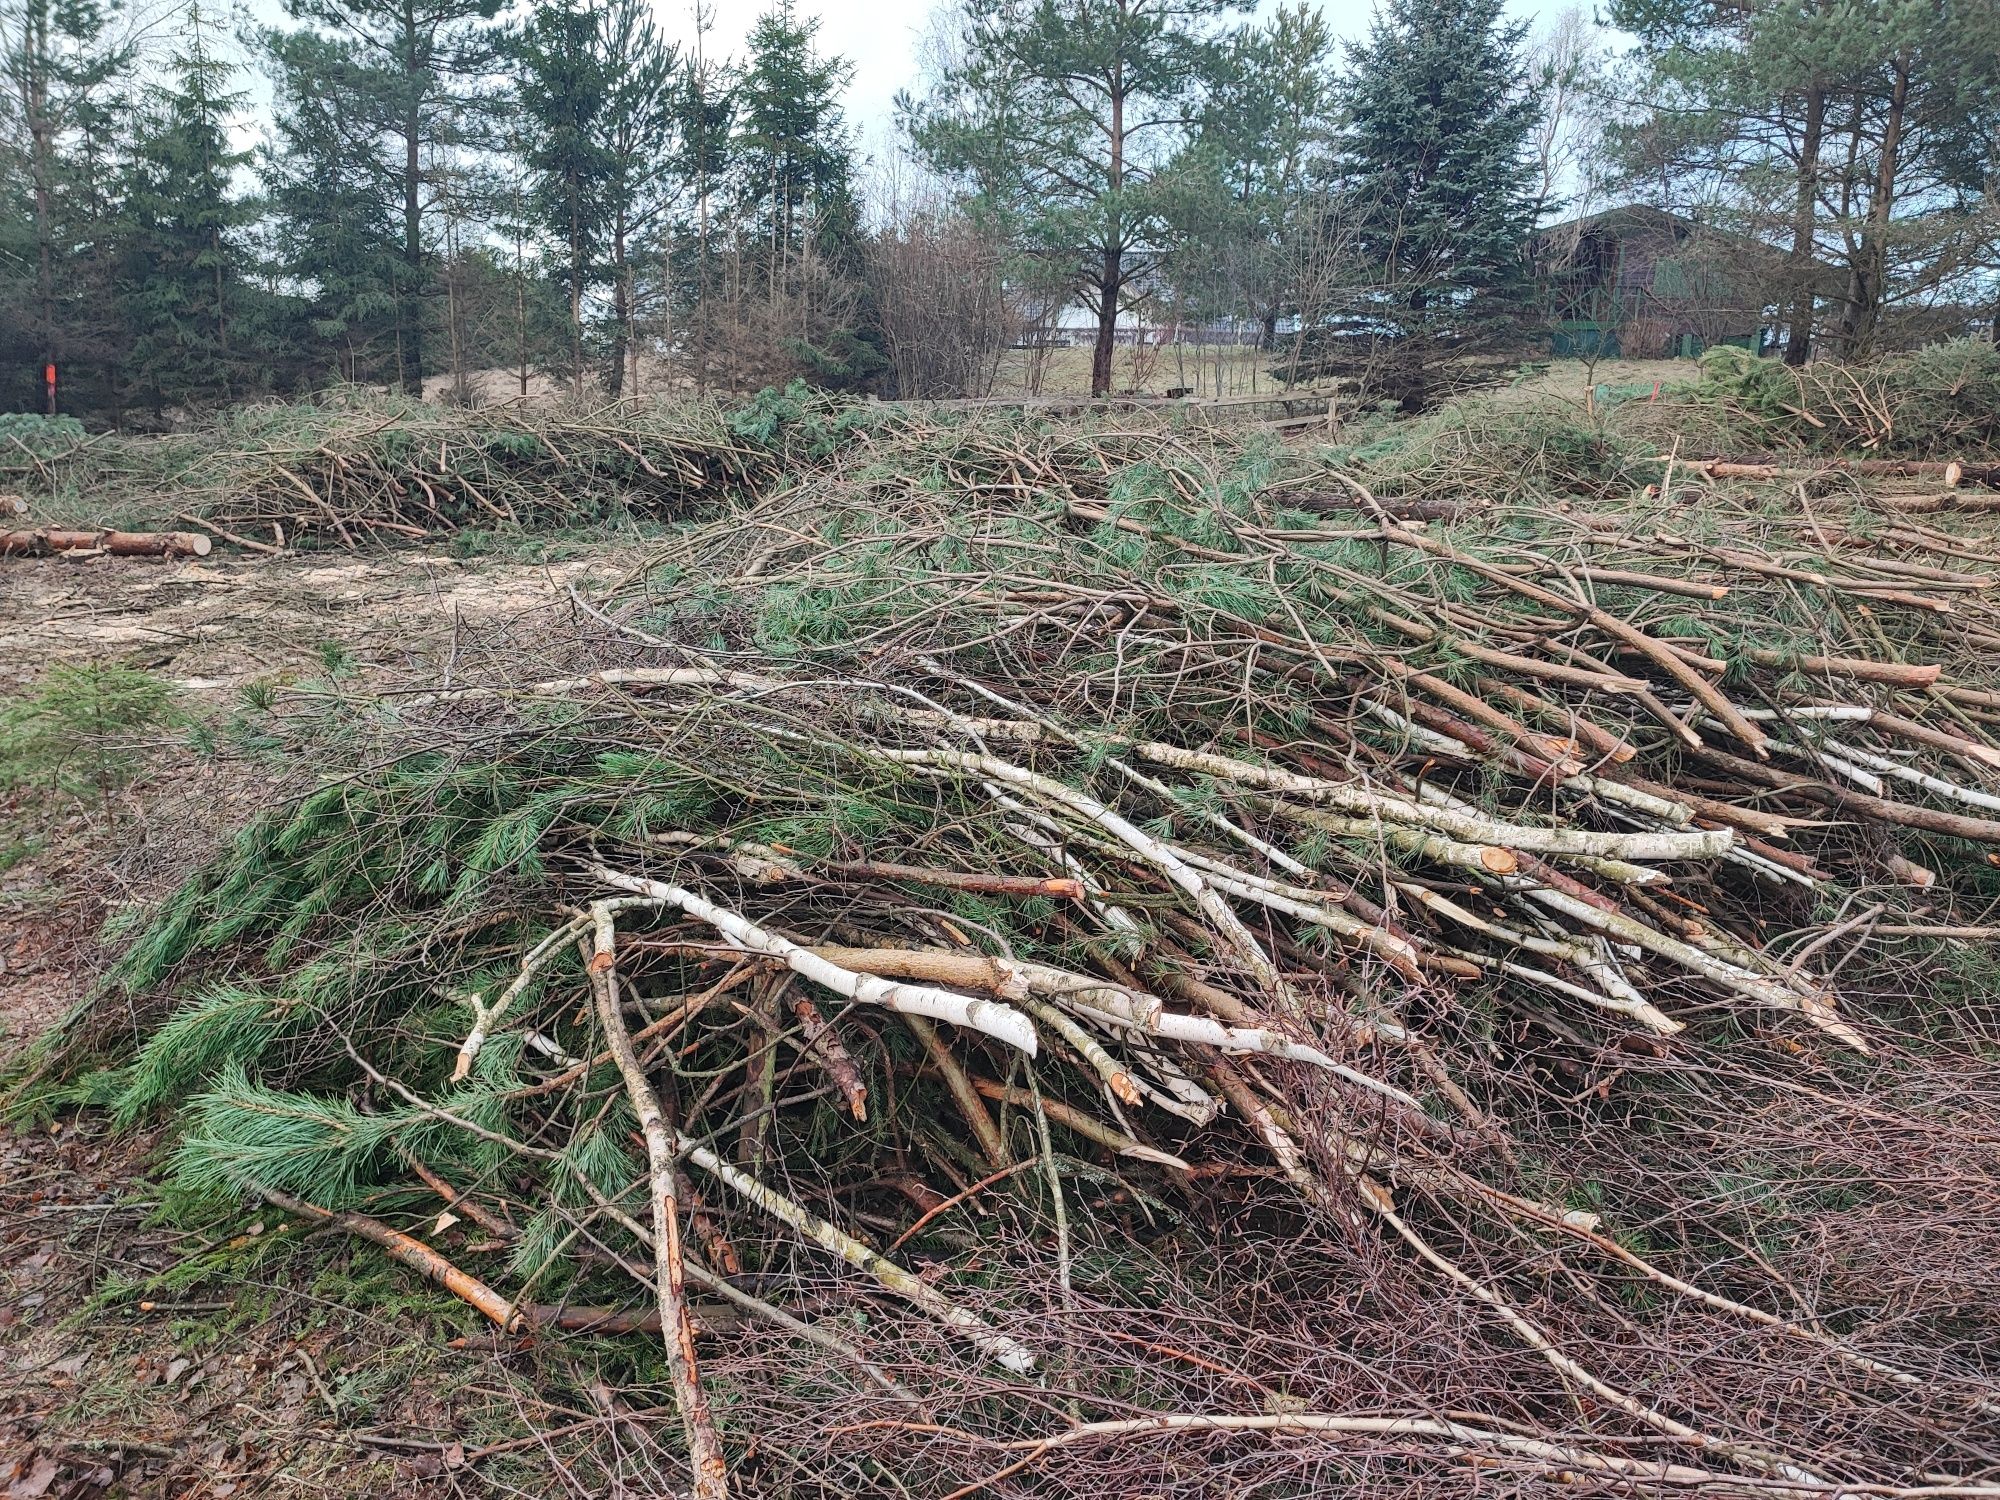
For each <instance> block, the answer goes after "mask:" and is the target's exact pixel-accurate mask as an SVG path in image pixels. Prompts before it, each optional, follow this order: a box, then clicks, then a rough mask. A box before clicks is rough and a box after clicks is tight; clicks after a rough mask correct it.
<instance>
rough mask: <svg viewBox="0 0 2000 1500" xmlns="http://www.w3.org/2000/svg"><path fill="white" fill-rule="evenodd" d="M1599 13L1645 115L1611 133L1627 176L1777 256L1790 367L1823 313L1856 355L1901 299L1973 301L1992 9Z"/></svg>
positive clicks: (1988, 129)
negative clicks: (1781, 255)
mask: <svg viewBox="0 0 2000 1500" xmlns="http://www.w3.org/2000/svg"><path fill="white" fill-rule="evenodd" d="M1609 19H1610V20H1611V21H1612V22H1613V24H1615V25H1617V26H1620V27H1622V28H1623V29H1625V30H1627V31H1630V32H1632V33H1633V34H1634V35H1635V36H1636V37H1637V38H1638V48H1637V60H1638V62H1639V64H1640V72H1639V74H1638V77H1637V78H1636V80H1635V87H1636V89H1637V91H1638V92H1639V93H1641V94H1642V95H1643V97H1645V98H1647V99H1648V100H1649V101H1651V103H1652V105H1653V108H1652V109H1651V110H1650V111H1648V112H1646V113H1644V114H1642V115H1641V116H1640V117H1639V119H1638V120H1636V121H1634V122H1631V123H1628V124H1627V125H1626V126H1625V127H1624V128H1623V129H1621V130H1619V131H1618V132H1616V134H1615V137H1614V143H1615V145H1616V146H1617V147H1618V150H1619V154H1620V156H1621V157H1622V160H1623V163H1624V165H1625V166H1626V168H1627V169H1628V171H1629V172H1630V173H1631V174H1632V176H1633V178H1634V179H1635V180H1638V181H1645V182H1652V183H1656V184H1660V185H1661V188H1662V190H1663V192H1664V194H1665V195H1667V196H1669V197H1670V198H1672V199H1674V200H1677V201H1674V202H1672V203H1671V204H1670V206H1674V207H1681V208H1685V207H1687V206H1688V204H1689V202H1690V201H1691V200H1692V201H1695V202H1702V203H1706V204H1711V205H1713V208H1714V209H1715V210H1716V211H1717V212H1718V215H1719V216H1720V217H1722V218H1724V219H1725V220H1726V222H1727V223H1728V225H1729V227H1731V228H1734V229H1737V230H1740V231H1742V232H1745V233H1748V234H1750V235H1753V236H1756V237H1758V238H1762V239H1769V240H1774V241H1776V242H1778V243H1780V244H1782V245H1784V247H1785V249H1786V251H1787V254H1788V257H1789V262H1790V274H1789V277H1788V281H1789V286H1788V287H1787V289H1786V293H1787V295H1786V308H1785V323H1786V325H1787V339H1786V348H1785V357H1786V359H1787V361H1788V362H1790V363H1794V364H1802V363H1804V362H1805V360H1806V359H1807V357H1808V355H1809V354H1810V352H1811V349H1812V347H1813V343H1814V336H1815V332H1816V321H1815V320H1816V307H1817V304H1819V303H1821V302H1825V303H1830V304H1831V313H1832V316H1831V318H1830V319H1829V320H1828V321H1829V322H1830V324H1831V327H1830V328H1829V329H1828V330H1827V331H1828V332H1830V333H1831V334H1832V335H1833V337H1834V340H1835V343H1836V345H1837V347H1838V350H1839V352H1840V353H1842V354H1844V355H1848V356H1854V355H1862V354H1866V353H1868V352H1869V350H1870V348H1871V346H1872V345H1873V344H1874V342H1875V341H1876V339H1877V337H1878V333H1879V330H1880V326H1881V323H1882V320H1883V318H1884V316H1885V314H1888V313H1889V312H1891V311H1893V310H1894V309H1895V308H1896V307H1897V306H1898V305H1908V304H1921V303H1922V302H1924V301H1950V300H1953V299H1957V298H1961V297H1963V298H1966V299H1968V300H1969V299H1970V298H1971V297H1972V296H1975V295H1977V294H1978V291H1979V286H1978V283H1979V280H1980V276H1981V273H1982V272H1985V273H1987V274H1989V275H1990V270H1991V267H1992V265H1993V264H1994V261H1995V259H1996V255H1995V245H1996V243H2000V211H1996V209H1995V206H1994V205H1995V201H1996V199H1995V193H1996V189H2000V154H1996V152H1995V149H1994V145H1993V143H1994V142H1995V141H1996V140H2000V7H1995V6H1994V5H1992V4H1990V3H1980V4H1971V5H1967V4H1959V3H1956V0H1860V3H1853V4H1844V3H1837V0H1803V3H1797V0H1787V3H1779V0H1751V3H1747V4H1744V5H1741V6H1737V7H1733V8H1731V9H1729V10H1728V11H1726V12H1724V11H1718V10H1716V9H1715V8H1714V7H1713V6H1711V5H1708V4H1705V3H1696V0H1614V3H1613V4H1612V6H1611V7H1610V14H1609ZM1829 269H1832V271H1833V274H1832V275H1829V274H1828V270H1829Z"/></svg>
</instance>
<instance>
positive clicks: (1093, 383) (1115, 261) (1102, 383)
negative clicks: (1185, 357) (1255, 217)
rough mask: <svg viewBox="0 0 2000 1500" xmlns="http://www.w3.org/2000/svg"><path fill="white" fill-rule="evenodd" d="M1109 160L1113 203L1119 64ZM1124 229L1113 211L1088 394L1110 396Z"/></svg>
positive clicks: (1121, 134)
mask: <svg viewBox="0 0 2000 1500" xmlns="http://www.w3.org/2000/svg"><path fill="white" fill-rule="evenodd" d="M1109 82H1110V95H1111V129H1110V131H1109V144H1110V148H1111V160H1110V163H1109V166H1108V168H1107V170H1106V173H1105V185H1106V186H1107V187H1108V188H1109V189H1110V190H1111V199H1112V201H1113V202H1114V203H1115V202H1116V201H1117V195H1118V193H1119V192H1120V190H1121V189H1123V187H1124V186H1125V70H1124V65H1123V62H1122V61H1119V62H1114V63H1113V64H1112V65H1111V76H1110V79H1109ZM1124 252H1125V230H1124V226H1123V224H1122V223H1120V222H1119V218H1118V214H1117V212H1116V210H1115V209H1114V210H1113V212H1112V215H1111V219H1110V222H1109V223H1107V224H1106V225H1105V235H1104V260H1103V263H1102V264H1101V265H1100V266H1099V268H1098V273H1097V347H1096V348H1095V349H1093V350H1092V351H1091V355H1090V394H1091V395H1092V396H1108V395H1110V394H1111V359H1112V353H1113V351H1114V350H1116V349H1117V347H1118V293H1119V291H1120V289H1121V288H1122V287H1123V285H1124V282H1125V266H1124V258H1125V256H1124Z"/></svg>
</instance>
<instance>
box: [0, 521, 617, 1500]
mask: <svg viewBox="0 0 2000 1500" xmlns="http://www.w3.org/2000/svg"><path fill="white" fill-rule="evenodd" d="M630 560H631V547H630V544H627V545H626V546H625V547H623V548H620V547H617V546H614V545H609V544H599V545H598V546H596V547H595V548H590V549H579V550H578V553H577V555H574V556H569V557H565V558H563V559H561V560H558V561H530V560H527V559H525V558H523V557H518V556H489V557H479V558H471V559H468V558H464V557H461V556H454V555H452V553H451V552H450V551H448V550H447V549H444V548H441V547H440V548H426V549H421V550H410V551H399V552H393V553H391V552H376V553H372V554H369V555H365V556H354V555H349V554H345V553H342V554H324V553H322V554H316V555H314V554H308V555H304V556H297V557H288V558H278V559H257V558H248V557H244V556H242V555H239V554H228V555H225V554H223V553H217V554H215V555H213V556H211V557H208V558H205V559H201V560H186V561H156V560H151V559H145V560H124V559H112V558H95V559H91V560H88V561H84V562H72V561H66V560H64V559H61V558H48V559H28V560H14V561H10V562H9V563H8V564H7V565H6V566H7V573H6V580H5V588H4V589H0V700H5V699H8V698H10V697H12V696H13V695H16V694H18V693H21V692H23V691H24V690H26V688H27V687H28V685H29V684H30V683H33V682H35V681H36V680H37V679H39V678H40V677H41V676H42V675H43V673H44V672H45V671H46V670H47V669H48V668H50V667H51V666H56V665H61V664H76V663H83V662H95V661H107V660H116V661H119V662H122V663H125V664H127V665H131V666H139V667H143V668H145V669H146V670H148V671H150V672H152V673H154V674H155V675H157V676H158V677H160V678H162V679H164V680H167V681H169V682H172V683H173V684H174V685H175V686H176V687H177V688H178V689H179V691H180V699H181V701H182V702H183V703H185V704H186V705H187V706H188V707H189V708H190V709H192V710H194V711H195V713H196V715H197V716H219V715H221V714H222V713H224V712H226V710H227V708H228V706H229V704H230V703H231V701H232V700H233V699H234V698H235V696H236V695H237V694H238V693H240V692H241V691H242V690H243V689H245V688H246V687H247V686H249V685H251V684H253V683H282V682H286V681H291V680H295V679H298V678H302V677H306V676H311V675H321V676H324V675H326V674H328V673H329V672H330V671H331V672H337V673H340V674H352V675H353V676H355V677H357V678H359V679H360V680H363V681H366V680H367V679H368V678H369V677H370V676H371V675H373V674H377V673H387V672H401V671H403V670H406V669H407V667H408V665H409V664H410V663H411V662H412V661H413V660H425V661H436V660H443V659H447V658H448V657H449V654H450V651H451V646H452V641H453V639H454V634H455V632H456V631H457V630H459V629H472V628H475V627H477V628H490V627H492V626H493V625H494V624H495V623H496V622H502V621H505V620H506V619H508V618H511V617H514V616H519V615H534V616H540V615H543V614H545V613H546V612H547V611H548V610H550V609H551V608H556V607H559V605H560V603H561V601H563V600H564V599H565V598H566V597H567V590H568V588H569V586H570V585H571V584H578V585H588V584H590V583H592V582H596V581H598V580H600V579H603V578H605V577H607V576H615V575H616V574H617V573H618V572H620V571H622V570H623V568H624V567H625V566H627V565H629V562H630ZM156 760H157V768H156V771H155V773H154V774H151V775H146V776H142V777H141V778H139V779H138V780H137V781H135V782H134V783H133V784H132V785H131V786H130V787H129V788H128V789H126V790H125V791H124V792H122V793H121V794H119V795H118V797H117V799H116V802H115V804H114V806H113V808H112V809H111V812H110V816H109V819H108V823H107V817H106V815H105V813H104V811H103V810H102V809H98V808H83V807H78V808H77V809H76V810H75V812H74V814H73V815H72V816H70V817H67V818H60V819H57V820H55V821H54V822H53V823H52V824H49V823H43V824H40V825H38V827H37V831H36V833H37V836H36V837H35V839H34V840H32V841H31V842H30V841H25V840H24V841H22V842H16V841H15V838H14V834H13V831H12V830H13V828H14V826H15V825H14V814H15V812H16V811H18V809H17V808H13V807H7V806H4V805H0V853H5V852H6V851H8V850H9V849H11V850H12V854H11V868H7V869H5V871H4V873H0V1064H4V1062H5V1061H6V1060H7V1059H8V1058H10V1057H13V1056H17V1055H18V1052H19V1049H21V1048H23V1047H26V1046H27V1045H28V1044H29V1043H30V1042H31V1040H32V1039H33V1037H34V1036H35V1035H36V1034H37V1033H38V1032H39V1031H41V1030H42V1029H43V1028H44V1027H45V1026H47V1025H48V1024H49V1023H50V1022H51V1021H53V1020H54V1019H55V1018H56V1017H57V1016H59V1015H60V1014H62V1013H63V1012H64V1011H65V1010H67V1009H68V1008H69V1007H70V1006H72V1005H74V1004H75V1003H77V1002H78V1001H80V1000H81V999H82V998H83V997H84V996H85V995H86V994H87V993H88V992H89V990H90V988H91V986H92V984H93V982H94V980H95V978H96V976H97V975H98V974H99V973H101V972H102V969H103V967H104V964H105V962H106V959H107V957H108V950H107V948H106V946H105V945H104V944H103V943H101V942H100V938H99V933H100V929H101V928H102V927H103V925H104V923H105V920H106V919H107V917H110V916H112V915H114V914H115V913H116V912H118V911H121V910H124V909H127V908H130V907H133V906H136V905H142V904H144V903H146V902H148V901H150V900H153V899H156V898H158V897H159V896H161V895H163V894H165V893H166V892H167V891H169V890H171V889H172V888H173V886H174V885H175V884H176V883H177V882H178V881H179V880H180V879H181V877H182V876H183V875H184V874H185V873H186V871H187V870H188V868H189V867H190V866H191V865H192V864H193V863H195V862H196V861H198V860H199V859H201V858H202V857H203V856H205V855H206V854H207V853H208V852H209V851H210V850H211V849H212V848H213V847H214V846H215V844H216V843H217V842H219V841H221V840H223V839H226V838H227V837H228V836H229V834H230V833H231V832H232V831H233V829H234V828H235V826H236V825H237V823H238V821H239V820H240V815H244V814H247V813H248V812H250V811H251V810H253V809H254V808H256V807H257V806H258V805H259V804H260V803H261V802H262V801H264V800H266V799H268V797H269V796H270V795H271V792H272V788H271V783H270V781H269V780H268V779H267V778H266V777H264V776H261V775H260V774H259V773H258V772H257V770H256V769H255V767H254V764H253V763H252V762H250V761H248V760H246V759H243V758H234V759H227V760H218V759H203V758H200V757H196V756H193V755H190V754H188V753H187V752H186V751H185V750H184V749H182V748H180V747H178V746H170V747H161V749H160V750H159V752H158V753H157V756H156ZM6 863H8V860H6V859H0V865H4V864H6ZM158 1155H159V1148H158V1142H157V1141H156V1139H155V1138H154V1137H153V1136H151V1135H150V1134H142V1135H139V1136H136V1137H133V1136H120V1137H117V1138H113V1136H112V1135H111V1132H110V1131H109V1129H108V1126H107V1125H106V1123H105V1122H104V1121H103V1120H102V1119H101V1118H97V1119H90V1118H87V1117H86V1118H82V1119H79V1120H75V1121H65V1122H63V1123H61V1124H55V1123H49V1124H46V1125H41V1126H37V1127H33V1128H29V1127H15V1126H6V1125H0V1497H6V1500H39V1497H48V1500H59V1497H81V1496H93V1497H94V1496H101V1495H119V1496H174V1497H177V1500H201V1497H208V1496H214V1497H218V1500H220V1497H225V1496H233V1497H244V1496H249V1495H262V1494H302V1495H312V1494H324V1495H336V1494H337V1495H370V1496H391V1495H402V1494H412V1493H419V1492H421V1493H426V1494H454V1493H460V1492H462V1491H463V1492H466V1493H480V1494H494V1493H505V1492H507V1490H508V1488H509V1486H508V1483H507V1475H508V1473H509V1469H508V1468H507V1467H506V1465H507V1464H509V1463H511V1464H512V1465H513V1466H514V1468H515V1469H518V1470H520V1471H521V1472H523V1473H526V1472H530V1471H532V1472H535V1473H539V1474H542V1475H544V1476H546V1475H547V1474H549V1473H551V1472H557V1473H561V1472H564V1470H563V1466H562V1464H561V1462H560V1460H559V1459H558V1458H556V1457H555V1456H554V1455H553V1454H552V1453H550V1452H544V1451H542V1450H541V1447H540V1445H539V1444H531V1445H528V1447H529V1448H533V1449H535V1451H532V1452H531V1451H528V1448H524V1449H523V1450H522V1451H521V1454H520V1456H518V1457H516V1456H514V1455H513V1454H511V1453H509V1454H505V1455H496V1456H495V1457H496V1458H499V1459H500V1460H501V1461H502V1464H503V1466H502V1467H501V1468H500V1469H498V1470H495V1469H494V1468H493V1466H492V1460H491V1459H489V1460H488V1461H486V1462H485V1463H483V1464H482V1473H481V1476H480V1478H479V1480H478V1482H477V1483H476V1484H474V1485H473V1486H472V1488H471V1489H470V1490H464V1487H463V1486H462V1484H461V1479H462V1478H463V1477H464V1476H462V1475H461V1474H460V1472H459V1468H460V1466H461V1465H462V1464H463V1463H464V1462H465V1458H464V1455H465V1453H466V1452H467V1451H469V1450H470V1451H476V1450H477V1449H478V1448H479V1447H480V1445H481V1444H482V1443H488V1444H490V1443H494V1442H499V1443H502V1444H505V1443H506V1442H508V1441H509V1440H512V1439H517V1438H520V1437H522V1436H524V1435H525V1434H526V1433H528V1432H529V1431H531V1430H541V1431H547V1430H549V1429H552V1428H558V1427H562V1426H563V1425H565V1424H566V1423H570V1422H575V1421H577V1420H583V1421H585V1422H590V1421H593V1420H596V1419H597V1418H598V1417H599V1415H600V1414H599V1413H597V1412H594V1411H591V1410H588V1409H579V1410H576V1411H555V1410H552V1409H550V1408H549V1405H548V1401H549V1392H550V1391H551V1390H552V1389H560V1388H563V1387H564V1386H566V1385H570V1384H574V1385H575V1386H576V1387H577V1388H578V1389H579V1390H581V1391H584V1392H589V1391H590V1390H591V1389H592V1386H591V1383H590V1382H591V1379H592V1378H593V1377H592V1372H591V1371H590V1370H589V1369H587V1368H586V1367H585V1365H588V1363H589V1362H590V1361H591V1360H593V1359H594V1358H595V1351H594V1350H592V1349H589V1348H588V1347H586V1348H585V1349H583V1350H582V1351H576V1350H570V1351H566V1352H565V1354H564V1358H566V1359H568V1358H582V1359H583V1360H584V1361H585V1365H580V1366H578V1367H577V1374H576V1377H575V1380H574V1381H570V1380H567V1379H558V1380H556V1381H554V1382H551V1381H549V1380H547V1379H545V1378H540V1377H537V1378H534V1379H530V1378H528V1377H527V1376H526V1375H525V1374H524V1373H523V1371H522V1370H521V1367H520V1362H519V1361H518V1360H514V1359H508V1358H503V1357H501V1356H498V1355H495V1354H492V1353H477V1352H474V1353H465V1352H453V1351H450V1350H448V1349H445V1348H444V1347H443V1342H444V1340H445V1339H446V1338H448V1337H449V1336H450V1333H451V1332H452V1331H455V1330H456V1329H457V1328H458V1327H459V1326H460V1324H461V1322H462V1320H461V1319H460V1318H459V1317H458V1316H457V1313H458V1311H459V1309H458V1304H456V1303H454V1302H453V1301H452V1300H451V1299H450V1298H449V1297H447V1296H445V1295H444V1294H442V1293H433V1292H431V1290H430V1289H429V1288H425V1287H419V1286H413V1285H411V1284H407V1283H401V1284H398V1281H397V1278H395V1277H394V1274H393V1273H391V1272H388V1271H387V1270H386V1269H385V1268H383V1267H382V1266H381V1265H380V1264H379V1263H374V1262H373V1257H371V1256H368V1255H365V1254H364V1255H362V1256H360V1257H357V1258H356V1259H355V1260H353V1261H352V1262H350V1261H349V1259H348V1257H347V1256H346V1255H345V1254H344V1253H343V1254H340V1255H338V1256H337V1261H338V1263H337V1264H336V1265H334V1266H328V1265H327V1264H325V1263H324V1262H323V1261H321V1260H319V1259H318V1258H317V1256H318V1252H317V1250H316V1251H315V1252H313V1254H314V1257H315V1258H314V1260H313V1263H312V1266H311V1269H310V1270H309V1271H302V1270H301V1269H300V1266H301V1264H303V1258H301V1261H300V1262H299V1263H295V1262H294V1260H293V1258H292V1255H291V1248H292V1246H293V1245H295V1244H297V1243H299V1242H301V1241H304V1240H305V1239H307V1238H308V1236H307V1235H305V1234H300V1233H294V1232H291V1231H290V1227H289V1226H286V1225H282V1224H280V1222H279V1221H278V1219H277V1218H276V1217H275V1216H273V1215H271V1214H270V1213H268V1212H266V1213H264V1214H262V1215H258V1214H246V1215H245V1216H244V1218H243V1220H242V1222H241V1223H240V1224H237V1225H235V1226H233V1229H232V1230H230V1231H229V1232H225V1233H222V1234H221V1235H220V1237H219V1238H216V1237H213V1236H210V1237H203V1236H192V1235H189V1234H186V1233H183V1232H181V1231H180V1230H178V1229H175V1228H173V1227H171V1226H168V1225H164V1224H161V1223H158V1222H155V1215H156V1210H157V1209H158V1207H159V1204H158V1202H157V1201H156V1198H155V1196H154V1192H153V1190H152V1189H151V1188H150V1187H149V1186H148V1181H149V1177H150V1176H151V1175H152V1168H153V1167H154V1165H155V1164H156V1161H157V1158H158ZM322 1245H324V1242H322ZM169 1272H171V1273H172V1274H171V1279H172V1280H173V1282H174V1288H173V1289H171V1290H158V1291H155V1292H152V1293H150V1294H146V1293H142V1291H141V1290H140V1288H141V1287H142V1285H143V1284H145V1283H147V1282H148V1280H149V1278H152V1277H155V1276H159V1275H161V1274H163V1273H169ZM385 1295H386V1296H387V1298H388V1301H387V1302H386V1303H385V1302H384V1301H383V1300H382V1299H383V1297H384V1296H385ZM595 1388H596V1389H597V1390H599V1391H601V1392H602V1393H603V1398H604V1400H605V1401H607V1402H608V1401H610V1400H611V1399H612V1398H611V1396H610V1394H609V1389H608V1387H606V1386H604V1385H603V1383H602V1382H601V1381H599V1382H598V1384H597V1386H596V1387H595Z"/></svg>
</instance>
